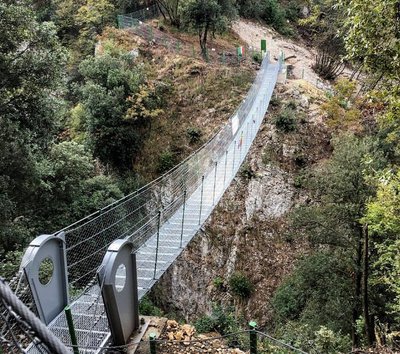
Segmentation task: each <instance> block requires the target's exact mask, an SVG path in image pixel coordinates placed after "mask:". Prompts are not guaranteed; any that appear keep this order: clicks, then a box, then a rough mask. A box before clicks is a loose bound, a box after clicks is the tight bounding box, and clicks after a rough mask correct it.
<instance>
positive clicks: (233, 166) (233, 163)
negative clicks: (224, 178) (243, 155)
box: [232, 140, 236, 175]
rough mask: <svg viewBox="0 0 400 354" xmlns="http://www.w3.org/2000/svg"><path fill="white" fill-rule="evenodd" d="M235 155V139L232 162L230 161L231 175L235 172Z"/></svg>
mask: <svg viewBox="0 0 400 354" xmlns="http://www.w3.org/2000/svg"><path fill="white" fill-rule="evenodd" d="M235 155H236V140H234V141H233V162H232V175H233V174H234V172H235V157H236V156H235Z"/></svg>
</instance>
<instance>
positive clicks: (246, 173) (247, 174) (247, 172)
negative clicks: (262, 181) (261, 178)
mask: <svg viewBox="0 0 400 354" xmlns="http://www.w3.org/2000/svg"><path fill="white" fill-rule="evenodd" d="M239 173H240V176H241V177H242V178H244V179H247V180H250V179H252V178H254V177H255V176H256V174H255V173H254V171H253V169H252V168H251V166H250V165H249V164H248V163H244V164H243V166H242V167H241V168H240V172H239Z"/></svg>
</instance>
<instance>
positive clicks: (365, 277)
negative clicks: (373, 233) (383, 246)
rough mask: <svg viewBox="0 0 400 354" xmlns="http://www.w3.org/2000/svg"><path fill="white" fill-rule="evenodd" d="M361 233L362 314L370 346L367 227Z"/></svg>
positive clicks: (371, 327)
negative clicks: (362, 244)
mask: <svg viewBox="0 0 400 354" xmlns="http://www.w3.org/2000/svg"><path fill="white" fill-rule="evenodd" d="M363 232H364V271H363V312H364V322H365V336H366V338H367V343H368V345H369V346H371V345H372V344H373V342H374V341H375V338H374V329H373V326H372V323H371V318H370V315H369V299H368V273H369V259H368V258H369V256H368V253H369V250H368V248H369V244H368V243H369V239H368V238H369V237H368V225H365V226H364V228H363Z"/></svg>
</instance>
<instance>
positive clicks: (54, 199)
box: [36, 142, 123, 229]
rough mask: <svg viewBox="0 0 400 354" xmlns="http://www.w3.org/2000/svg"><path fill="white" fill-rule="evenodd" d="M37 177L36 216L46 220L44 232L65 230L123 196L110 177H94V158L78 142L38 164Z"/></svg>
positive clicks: (63, 145) (55, 149)
mask: <svg viewBox="0 0 400 354" xmlns="http://www.w3.org/2000/svg"><path fill="white" fill-rule="evenodd" d="M37 173H38V178H39V180H40V186H39V188H38V198H40V201H41V204H40V206H38V208H37V210H36V216H37V217H42V218H43V219H45V220H41V227H43V228H44V229H54V228H60V227H62V226H65V225H66V224H67V223H68V222H72V221H73V220H75V219H78V218H80V217H82V216H84V215H85V214H88V213H91V212H94V211H96V210H98V209H100V208H101V207H104V206H105V205H106V204H108V203H110V202H113V201H115V200H117V199H119V198H121V197H122V196H123V195H122V193H121V191H120V190H119V188H118V187H117V186H116V185H115V182H114V181H112V179H111V178H110V177H107V176H102V175H100V176H96V175H95V165H94V160H93V158H92V157H91V154H90V153H89V152H88V151H86V150H85V148H84V146H82V145H80V144H78V143H75V142H62V143H60V144H56V145H54V146H53V147H52V148H51V149H50V151H49V154H48V156H47V157H46V158H43V159H42V160H41V161H40V162H38V164H37ZM50 216H51V217H50Z"/></svg>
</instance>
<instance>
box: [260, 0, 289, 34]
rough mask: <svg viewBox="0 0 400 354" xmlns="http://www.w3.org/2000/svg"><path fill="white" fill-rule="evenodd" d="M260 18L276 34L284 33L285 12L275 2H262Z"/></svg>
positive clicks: (275, 0)
mask: <svg viewBox="0 0 400 354" xmlns="http://www.w3.org/2000/svg"><path fill="white" fill-rule="evenodd" d="M262 7H263V10H262V14H261V18H262V19H263V20H264V21H265V22H266V23H267V24H268V25H270V26H272V27H273V28H275V29H276V30H277V31H278V32H281V33H285V32H286V31H287V24H286V18H285V10H284V9H283V8H282V7H281V6H280V4H279V3H278V1H277V0H264V1H263V2H262Z"/></svg>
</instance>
